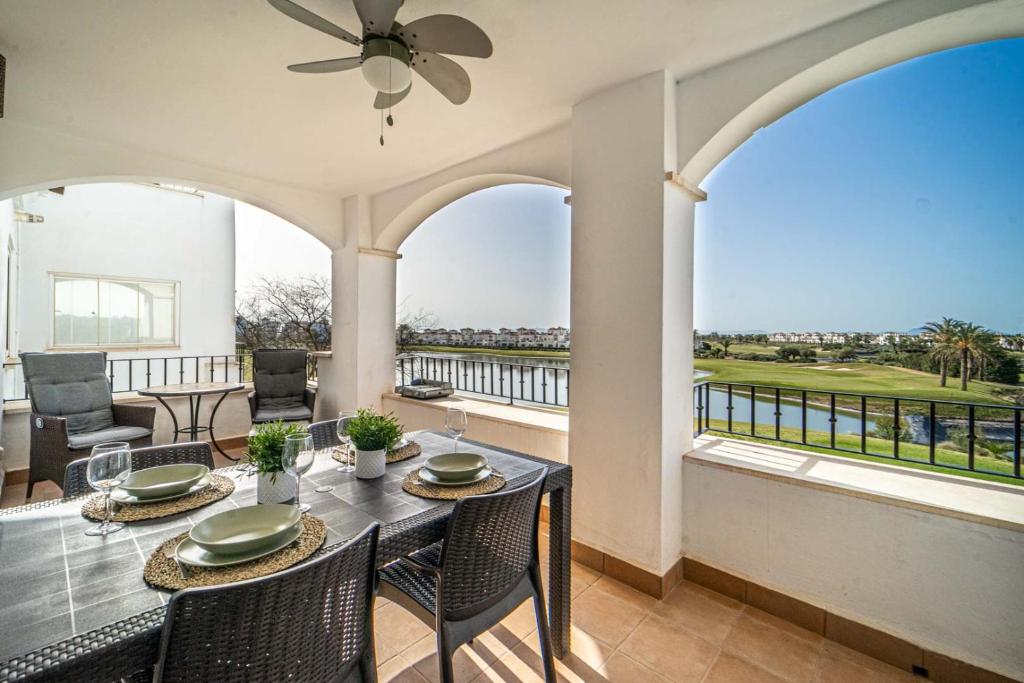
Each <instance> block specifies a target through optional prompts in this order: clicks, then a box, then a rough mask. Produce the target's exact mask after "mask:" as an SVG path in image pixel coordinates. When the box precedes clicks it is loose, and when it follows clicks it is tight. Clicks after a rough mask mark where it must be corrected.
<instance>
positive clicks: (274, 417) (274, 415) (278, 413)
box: [252, 401, 313, 422]
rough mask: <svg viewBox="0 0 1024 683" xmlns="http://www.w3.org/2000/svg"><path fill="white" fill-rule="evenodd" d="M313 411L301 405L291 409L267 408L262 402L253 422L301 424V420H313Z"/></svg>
mask: <svg viewBox="0 0 1024 683" xmlns="http://www.w3.org/2000/svg"><path fill="white" fill-rule="evenodd" d="M312 419H313V411H312V410H310V409H309V408H307V407H306V406H304V405H302V404H299V405H298V406H293V407H291V408H267V407H265V405H264V404H263V402H262V401H261V402H260V407H259V408H257V409H256V414H255V415H253V418H252V421H253V422H277V421H278V420H280V421H281V422H299V421H300V420H312Z"/></svg>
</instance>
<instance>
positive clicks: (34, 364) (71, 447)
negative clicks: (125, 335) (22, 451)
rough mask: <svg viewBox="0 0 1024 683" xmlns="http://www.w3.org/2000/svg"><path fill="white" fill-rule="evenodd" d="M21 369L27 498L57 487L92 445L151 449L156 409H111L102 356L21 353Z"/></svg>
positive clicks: (127, 407) (121, 407) (104, 360)
mask: <svg viewBox="0 0 1024 683" xmlns="http://www.w3.org/2000/svg"><path fill="white" fill-rule="evenodd" d="M21 364H22V370H23V371H24V373H25V384H26V387H27V389H28V396H29V399H30V401H31V404H32V412H31V414H30V415H29V434H30V445H29V471H28V491H27V492H26V497H27V498H31V497H32V487H33V486H34V485H35V483H36V482H38V481H46V480H49V481H52V482H54V483H58V482H60V481H62V480H63V478H64V470H65V468H66V467H67V465H68V463H70V462H71V461H72V460H76V459H77V458H80V457H82V456H83V455H87V454H88V453H89V451H91V450H92V447H93V446H95V445H96V444H99V443H104V442H107V441H127V442H128V443H129V444H130V445H131V446H132V447H133V448H139V447H143V446H149V445H150V444H152V443H153V420H154V418H155V417H156V408H154V407H152V406H135V405H126V404H118V405H115V404H114V399H113V395H112V394H111V392H110V381H109V380H108V379H107V375H106V367H107V354H106V353H103V352H87V353H23V354H21Z"/></svg>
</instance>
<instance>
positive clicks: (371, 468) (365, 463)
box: [356, 448, 388, 479]
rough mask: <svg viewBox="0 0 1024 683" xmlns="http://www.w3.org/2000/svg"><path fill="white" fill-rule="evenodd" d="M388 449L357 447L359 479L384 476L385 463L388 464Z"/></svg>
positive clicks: (357, 472) (357, 474) (357, 475)
mask: <svg viewBox="0 0 1024 683" xmlns="http://www.w3.org/2000/svg"><path fill="white" fill-rule="evenodd" d="M387 452H388V449H386V448H381V449H380V450H379V451H361V450H359V449H358V448H357V449H356V477H357V478H359V479H376V478H377V477H383V476H384V465H386V464H387Z"/></svg>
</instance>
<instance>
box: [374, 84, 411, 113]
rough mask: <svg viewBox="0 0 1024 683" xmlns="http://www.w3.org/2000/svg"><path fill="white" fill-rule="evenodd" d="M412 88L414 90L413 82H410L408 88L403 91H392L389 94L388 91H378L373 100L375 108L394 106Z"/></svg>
mask: <svg viewBox="0 0 1024 683" xmlns="http://www.w3.org/2000/svg"><path fill="white" fill-rule="evenodd" d="M410 90H412V83H410V84H409V87H408V88H406V89H405V90H403V91H401V92H396V93H391V94H390V95H389V94H387V93H386V92H379V93H377V97H375V98H374V100H373V108H374V109H388V108H390V107H393V106H395V105H396V104H398V103H399V102H401V101H402V100H404V99H405V96H406V95H408V94H409V91H410Z"/></svg>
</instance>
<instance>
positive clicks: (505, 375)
mask: <svg viewBox="0 0 1024 683" xmlns="http://www.w3.org/2000/svg"><path fill="white" fill-rule="evenodd" d="M415 379H430V380H439V381H443V382H449V383H450V384H451V385H452V387H453V388H454V389H455V390H456V391H458V392H461V393H466V394H475V395H479V396H489V397H493V398H500V399H501V400H503V401H506V402H508V403H509V404H515V403H522V404H527V405H538V406H554V407H560V408H566V407H568V405H569V368H568V367H561V366H556V365H533V364H528V363H517V362H515V361H510V362H501V361H490V360H472V359H468V358H456V357H452V356H439V355H431V354H419V353H418V354H410V355H403V356H399V357H398V358H396V359H395V383H396V384H411V383H412V381H413V380H415Z"/></svg>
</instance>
